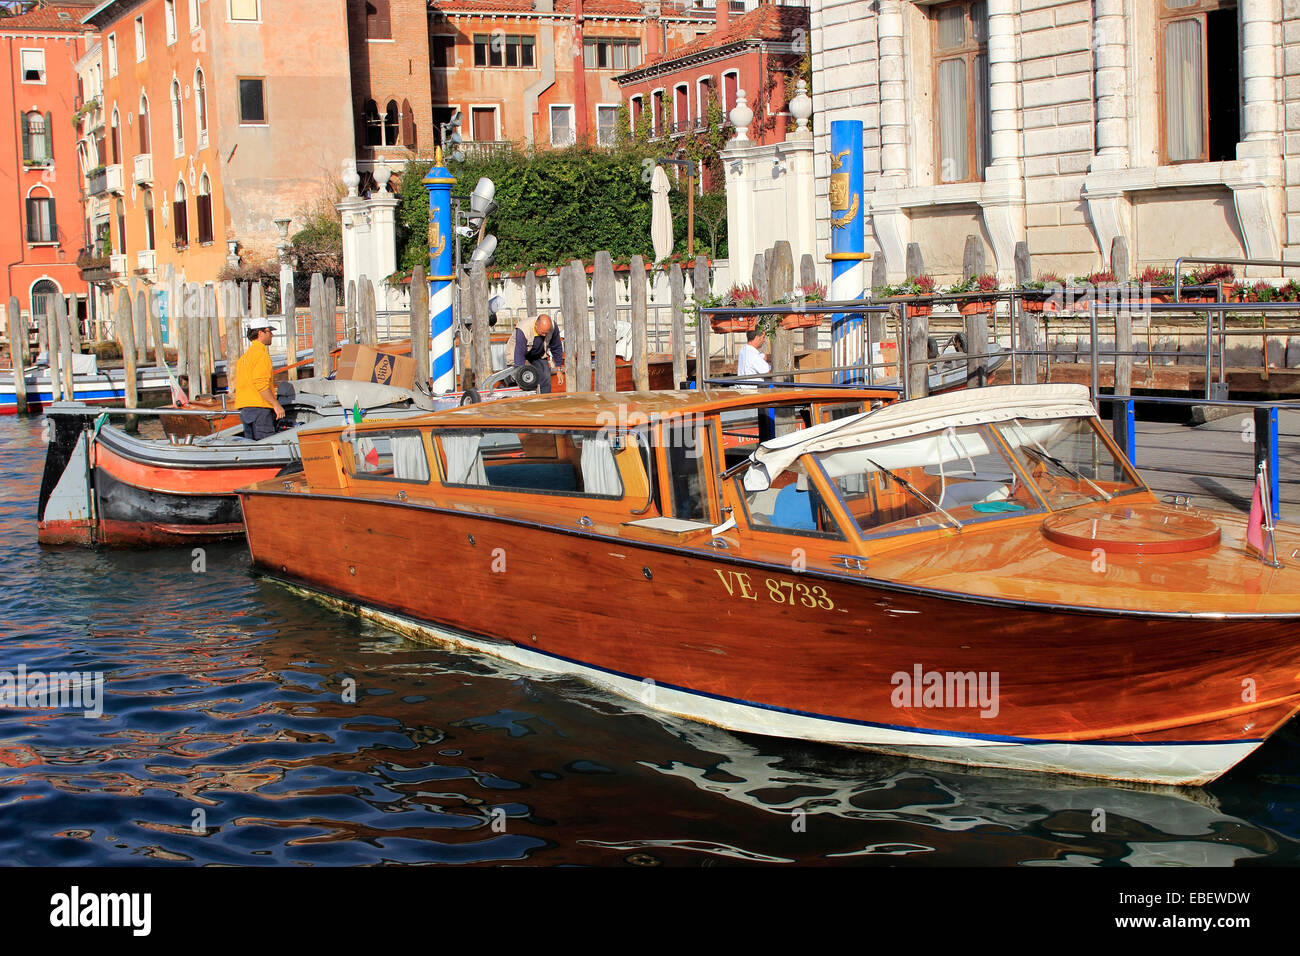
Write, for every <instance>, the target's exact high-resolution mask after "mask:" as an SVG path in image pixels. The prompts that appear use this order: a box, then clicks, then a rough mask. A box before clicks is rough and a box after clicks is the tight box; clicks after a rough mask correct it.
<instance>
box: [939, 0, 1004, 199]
mask: <svg viewBox="0 0 1300 956" xmlns="http://www.w3.org/2000/svg"><path fill="white" fill-rule="evenodd" d="M933 11H934V12H933V14H932V17H933V21H932V33H931V43H932V46H931V50H932V55H933V59H934V88H935V104H936V106H937V109H936V110H935V142H936V144H937V146H938V149H937V151H936V152H937V162H938V166H939V176H938V179H939V182H942V183H964V182H970V181H973V180H981V179H983V178H984V167H985V166H987V165H988V163H989V154H990V151H991V146H990V131H989V72H988V69H989V68H988V16H987V13H986V8H985V4H984V0H974V2H972V0H962V2H960V3H950V4H946V5H944V6H941V7H935V8H933Z"/></svg>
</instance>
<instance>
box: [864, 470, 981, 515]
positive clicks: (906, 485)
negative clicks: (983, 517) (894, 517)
mask: <svg viewBox="0 0 1300 956" xmlns="http://www.w3.org/2000/svg"><path fill="white" fill-rule="evenodd" d="M866 462H867V464H868V465H870V466H871V467H872V468H875V469H876V471H880V472H884V473H885V474H886V475H888V476H889V477H890V478H892V479H893V480H894V482H895V483H897V485H898V486H899V487H900V488H902V489H903V490H904V491H906V492H907V493H908V494H910V495H912V496H913V497H916V498H919V499H921V500H922V501H924V502H925V503H926V504H927V505H929V506H930V507H931V508H933V509H934V510H935V511H937V512H939V514H941V515H943V516H944V517H945V518H947V519H948V520H949V521H951V522H952V524H953V527H955V528H956V529H957V530H958V531H960V530H961V527H962V525H961V522H960V521H958V520H957V519H956V518H954V517H953V516H952V515H950V514H948V512H946V511H944V510H943V508H941V507H939V503H938V502H936V501H934V500H932V499H931V498H930V497H929V496H928V495H926V494H925V492H923V491H920V490H918V489H916V488H913V487H912V484H911V482H909V481H908V480H907V479H906V478H904V477H903V476H902V475H898V474H895V473H894V472H892V471H890V470H889V469H888V468H885V467H883V466H882V465H880V464H878V463H877V462H874V461H872V460H871V459H870V458H868V459H866Z"/></svg>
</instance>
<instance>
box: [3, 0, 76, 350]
mask: <svg viewBox="0 0 1300 956" xmlns="http://www.w3.org/2000/svg"><path fill="white" fill-rule="evenodd" d="M86 9H87V6H86V5H85V4H78V3H76V2H68V3H56V4H53V5H49V6H45V7H41V8H38V9H35V10H32V11H29V12H28V13H25V14H22V15H20V16H16V17H6V18H4V19H0V48H3V54H0V56H3V58H4V62H6V63H7V64H8V68H7V69H6V71H5V87H6V88H5V89H4V90H0V224H3V225H2V226H0V317H7V314H8V312H7V310H8V305H9V298H10V296H13V297H16V298H17V299H18V300H19V308H20V310H21V311H23V312H24V313H27V312H29V311H32V310H33V307H34V311H35V312H36V313H52V310H53V303H54V299H55V298H56V297H60V296H61V297H63V299H64V301H65V303H66V304H67V306H68V308H69V312H70V313H71V314H72V315H77V316H80V317H81V318H83V319H84V318H85V316H86V312H87V307H86V283H85V282H84V281H83V280H82V278H81V274H80V272H79V271H78V268H77V254H78V252H79V250H80V249H81V246H82V240H83V235H82V233H83V228H82V217H81V205H80V193H79V176H78V169H77V134H76V131H75V130H74V128H73V122H72V120H73V116H74V113H75V111H76V109H77V107H78V105H80V104H79V103H78V102H77V71H76V63H77V61H78V60H79V59H81V57H82V56H84V55H85V53H86V51H87V49H88V47H89V46H90V44H91V43H92V42H93V38H92V37H91V36H90V35H89V33H88V31H87V29H86V28H85V27H84V26H82V24H81V17H82V16H84V15H85V13H86ZM5 327H6V328H7V326H5ZM5 334H6V337H7V332H6V333H5Z"/></svg>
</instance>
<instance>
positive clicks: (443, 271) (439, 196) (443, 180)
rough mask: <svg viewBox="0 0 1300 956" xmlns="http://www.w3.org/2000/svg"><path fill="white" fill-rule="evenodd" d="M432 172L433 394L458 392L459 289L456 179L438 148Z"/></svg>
mask: <svg viewBox="0 0 1300 956" xmlns="http://www.w3.org/2000/svg"><path fill="white" fill-rule="evenodd" d="M435 156H436V158H435V159H434V161H433V168H432V169H430V170H429V175H427V176H425V177H424V188H425V189H427V190H429V331H430V333H431V334H432V337H433V343H432V348H431V350H430V353H429V358H430V362H431V365H432V372H433V374H432V378H433V394H435V395H443V394H446V393H447V392H451V391H455V389H456V361H455V359H456V356H455V350H456V339H455V330H454V329H453V327H452V313H451V300H452V294H453V290H454V289H455V287H456V285H455V283H456V276H455V275H454V274H453V266H452V257H451V252H452V249H451V243H452V241H453V236H452V231H451V187H452V186H454V185H455V184H456V179H455V177H454V176H452V174H451V171H450V170H448V169H447V167H446V166H445V165H444V163H443V158H442V147H441V146H440V147H438V151H437V153H436V154H435Z"/></svg>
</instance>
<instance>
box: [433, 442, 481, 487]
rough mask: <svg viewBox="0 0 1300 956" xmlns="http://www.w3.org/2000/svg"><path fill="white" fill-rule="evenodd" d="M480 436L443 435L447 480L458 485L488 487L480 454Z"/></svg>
mask: <svg viewBox="0 0 1300 956" xmlns="http://www.w3.org/2000/svg"><path fill="white" fill-rule="evenodd" d="M480 440H481V436H479V435H443V436H442V450H443V451H444V452H446V454H447V480H448V481H449V482H452V483H453V484H458V485H486V484H487V476H486V475H485V474H484V473H483V456H481V455H480V454H479V451H478V445H479V441H480Z"/></svg>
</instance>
